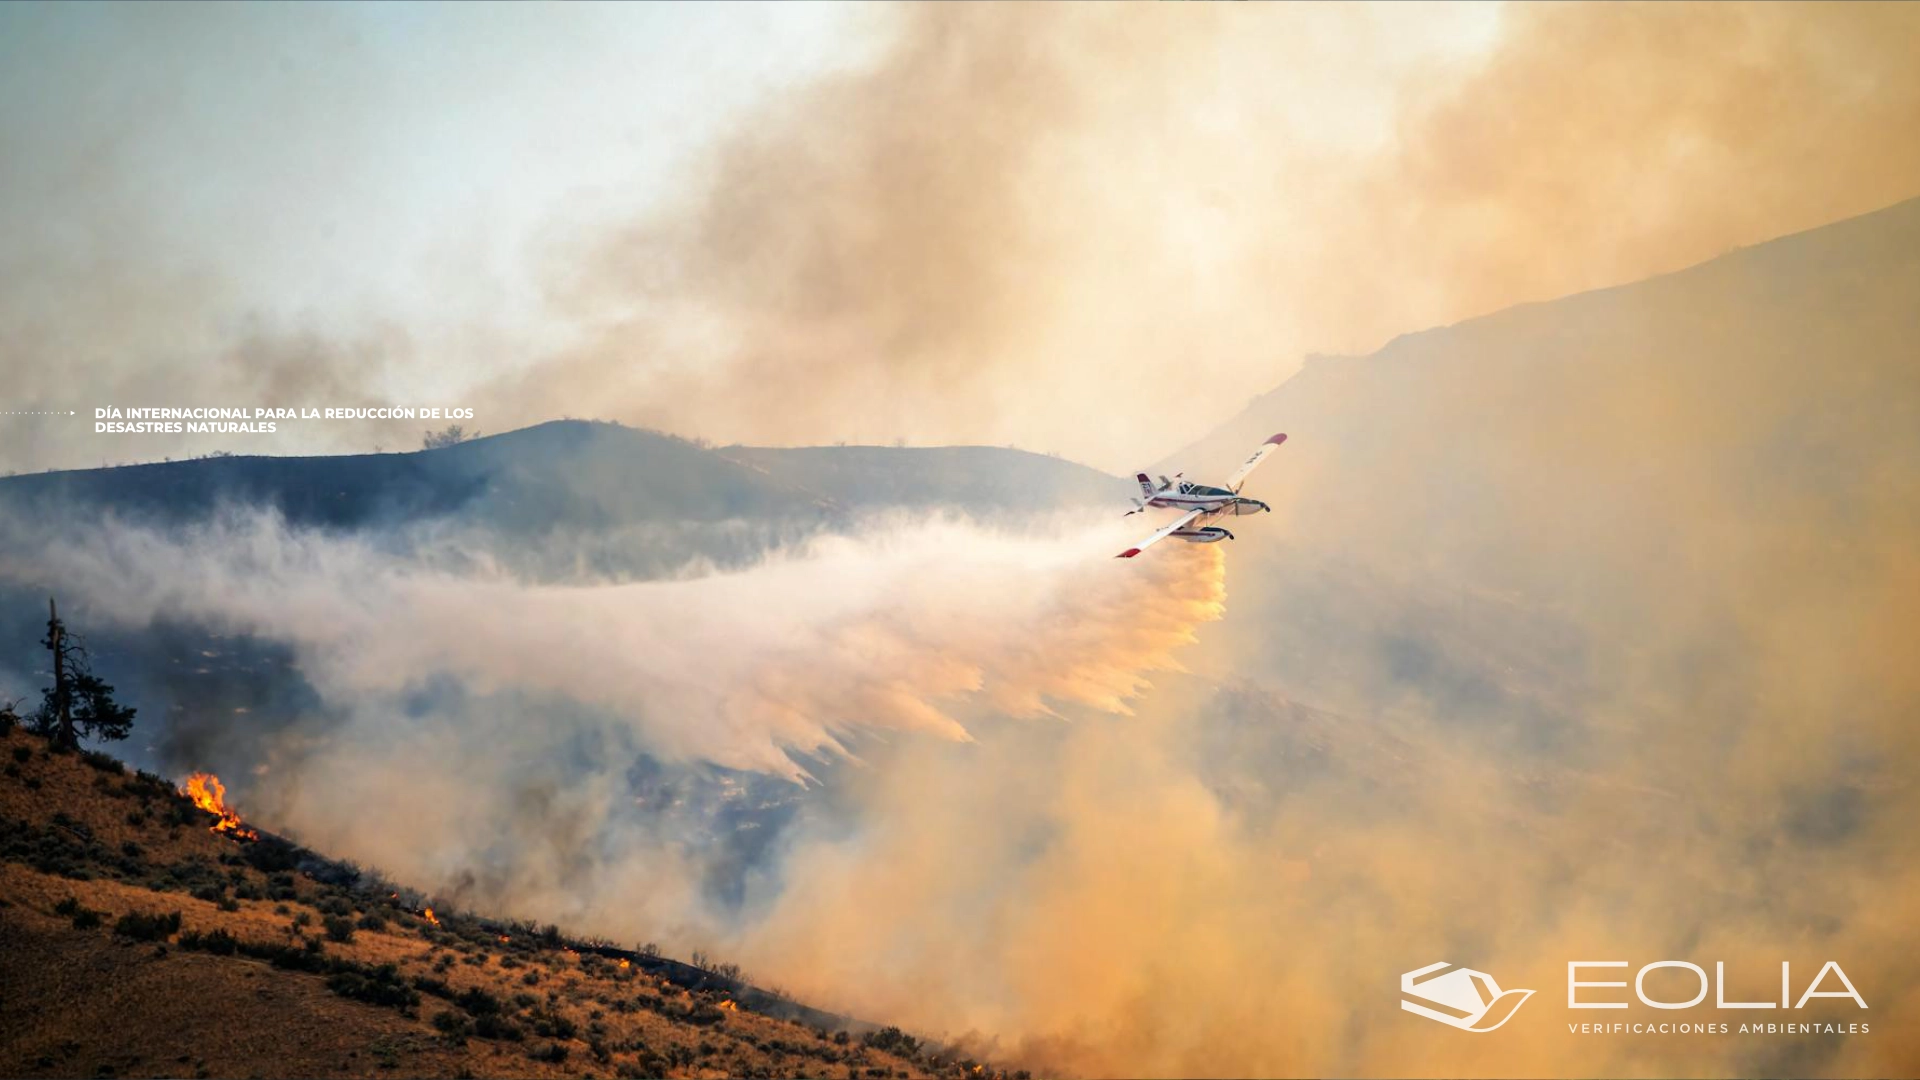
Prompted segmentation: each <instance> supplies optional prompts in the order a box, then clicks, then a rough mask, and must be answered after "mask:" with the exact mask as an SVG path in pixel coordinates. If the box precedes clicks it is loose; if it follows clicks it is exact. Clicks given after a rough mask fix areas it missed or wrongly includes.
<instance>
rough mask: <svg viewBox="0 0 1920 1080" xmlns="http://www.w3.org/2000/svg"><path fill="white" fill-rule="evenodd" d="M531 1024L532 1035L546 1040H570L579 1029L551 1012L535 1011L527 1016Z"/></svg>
mask: <svg viewBox="0 0 1920 1080" xmlns="http://www.w3.org/2000/svg"><path fill="white" fill-rule="evenodd" d="M527 1019H528V1020H529V1021H531V1022H532V1024H533V1033H534V1034H535V1035H539V1036H541V1037H542V1038H547V1039H571V1038H573V1036H574V1033H575V1032H576V1031H578V1030H579V1029H578V1028H576V1027H575V1026H574V1023H573V1021H572V1020H569V1019H567V1018H566V1017H564V1016H562V1015H560V1014H559V1013H556V1012H554V1011H552V1010H551V1009H536V1010H534V1011H532V1012H530V1013H528V1014H527Z"/></svg>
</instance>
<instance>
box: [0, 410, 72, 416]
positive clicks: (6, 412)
mask: <svg viewBox="0 0 1920 1080" xmlns="http://www.w3.org/2000/svg"><path fill="white" fill-rule="evenodd" d="M78 415H80V414H79V413H78V412H76V411H75V410H73V409H68V410H67V411H66V412H56V411H47V412H23V411H20V410H16V409H6V410H0V416H78Z"/></svg>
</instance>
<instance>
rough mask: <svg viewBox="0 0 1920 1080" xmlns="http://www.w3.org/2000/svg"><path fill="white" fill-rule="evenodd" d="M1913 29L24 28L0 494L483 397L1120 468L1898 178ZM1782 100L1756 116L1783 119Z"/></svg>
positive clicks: (1897, 19) (392, 445)
mask: <svg viewBox="0 0 1920 1080" xmlns="http://www.w3.org/2000/svg"><path fill="white" fill-rule="evenodd" d="M1912 22H1913V16H1912V14H1911V11H1910V9H1902V8H1901V7H1900V6H1899V5H1891V6H1887V5H1868V6H1860V7H1848V6H1841V7H1838V8H1834V7H1827V6H1822V7H1817V8H1806V7H1797V6H1764V7H1747V6H1734V5H1707V6H1685V5H1683V6H1680V7H1677V8H1674V7H1657V8H1643V7H1625V6H1603V7H1580V6H1561V5H1548V6H1515V7H1501V6H1497V5H1487V4H1477V5H1476V4H1456V5H1426V6H1408V5H1381V6H1348V5H1307V4H1302V5H1277V6H1251V7H1239V6H1235V7H1231V8H1218V9H1216V8H1205V7H1194V6H1188V5H1172V6H1105V5H1067V6H1013V5H991V4H980V5H960V6H952V7H948V6H940V5H931V6H922V7H890V6H843V5H724V6H721V5H713V6H693V5H684V6H667V5H638V4H635V5H604V6H598V5H565V6H560V5H409V4H396V5H373V4H355V5H337V6H336V5H320V4H314V5H297V6H295V5H235V4H223V5H191V4H185V5H151V4H148V5H29V4H10V5H6V6H5V7H4V8H0V102H4V104H5V108H4V109H0V236H4V237H5V241H4V244H0V376H4V383H5V386H6V391H5V394H4V401H0V410H23V409H24V410H32V409H47V410H61V411H64V410H67V409H74V410H78V411H79V412H81V413H82V414H83V415H81V416H79V417H75V418H66V417H60V418H57V419H56V418H48V417H17V416H8V417H0V466H4V468H6V469H13V470H21V469H35V468H45V467H49V466H61V467H65V466H78V465H94V464H100V463H103V462H122V461H131V460H151V459H155V458H158V457H160V456H162V455H163V454H172V455H178V454H183V453H203V452H206V451H209V450H214V449H224V450H229V451H234V452H242V453H245V452H255V453H298V452H313V451H342V450H366V449H370V448H372V447H374V446H376V445H382V446H384V447H385V448H387V449H401V448H407V447H411V446H415V445H418V439H419V427H420V426H421V425H417V424H397V425H396V424H387V425H381V424H374V423H357V424H356V423H349V424H336V425H332V426H320V425H312V424H306V425H292V426H289V427H287V428H286V429H285V430H283V431H282V432H280V433H278V434H276V435H273V436H178V437H175V436H137V437H130V436H105V435H96V434H95V433H94V432H93V430H92V423H91V420H92V418H91V417H90V416H87V415H84V414H86V413H88V412H89V411H90V410H91V409H92V408H94V407H97V406H104V405H118V406H122V407H124V406H128V405H166V406H194V405H238V406H275V407H301V406H313V407H323V406H327V405H367V404H418V405H445V406H470V407H472V408H474V409H475V410H476V412H477V416H476V419H475V424H474V426H477V427H480V428H482V429H485V430H489V431H497V430H502V429H506V428H510V427H515V426H520V425H524V424H527V423H532V422H537V421H539V420H543V419H550V418H553V417H557V416H565V415H571V416H582V417H594V418H602V419H618V420H622V421H625V422H629V423H638V424H645V425H649V426H654V427H659V428H664V429H667V430H671V431H674V432H677V433H680V434H685V435H698V436H703V437H707V438H711V439H713V440H715V441H719V442H727V441H744V442H764V443H822V442H833V441H839V440H848V441H865V442H891V441H893V440H895V439H905V440H907V441H909V442H914V443H953V442H985V443H996V444H1000V443H1013V444H1017V445H1020V446H1023V447H1026V448H1029V449H1036V450H1046V451H1057V452H1060V453H1063V454H1066V455H1068V456H1071V457H1075V458H1078V459H1080V460H1083V461H1086V462H1088V463H1090V464H1094V465H1098V466H1101V467H1104V468H1108V469H1112V470H1125V469H1128V468H1131V467H1134V466H1137V465H1139V464H1141V463H1144V462H1146V461H1151V460H1153V459H1155V458H1157V457H1159V456H1160V455H1162V454H1164V453H1166V452H1168V451H1170V450H1172V449H1173V448H1175V447H1177V446H1179V445H1182V444H1184V443H1185V442H1187V441H1188V440H1190V439H1191V438H1194V437H1197V436H1198V435H1200V434H1202V433H1204V432H1205V431H1206V430H1208V429H1209V428H1211V427H1212V426H1213V425H1214V424H1215V423H1217V422H1218V421H1219V420H1221V419H1224V418H1225V417H1226V416H1228V415H1230V414H1231V413H1233V412H1234V411H1235V410H1237V409H1238V408H1239V407H1240V406H1241V405H1242V404H1243V403H1244V402H1245V401H1246V400H1247V398H1248V397H1249V396H1251V395H1254V394H1257V393H1261V392H1264V391H1266V390H1269V389H1271V388H1272V387H1273V386H1274V385H1276V384H1277V383H1279V382H1280V381H1281V380H1283V379H1284V378H1285V377H1286V376H1288V375H1289V374H1291V373H1292V372H1293V371H1294V370H1295V369H1296V368H1297V367H1298V365H1299V363H1300V362H1301V359H1302V357H1303V355H1304V354H1306V353H1308V352H1312V351H1365V350H1370V349H1372V348H1375V347H1377V346H1378V345H1380V344H1381V343H1382V342H1384V341H1385V340H1387V339H1389V338H1391V337H1392V336H1394V335H1395V334H1398V333H1403V332H1408V331H1412V330H1418V329H1421V328H1424V327H1427V326H1432V325H1436V324H1443V323H1448V322H1453V321H1457V320H1458V319H1461V318H1464V317H1468V316H1472V315H1476V314H1481V313H1484V312H1487V311H1491V310H1495V309H1497V308H1499V307H1503V306H1507V305H1510V304H1513V303H1516V302H1521V301H1526V300H1536V299H1544V298H1550V297H1552V296H1556V295H1562V294H1565V293H1567V292H1571V291H1576V290H1579V289H1583V288H1591V287H1594V286H1599V285H1608V284H1615V283H1619V282H1623V281H1630V280H1635V279H1637V278H1640V277H1644V276H1646V275H1648V274H1651V273H1657V272H1661V271H1666V270H1672V269H1676V268H1678V267H1680V266H1684V265H1688V264H1690V263H1692V262H1697V261H1700V260H1702V259H1705V258H1709V257H1711V256H1713V255H1716V254H1719V253H1721V252H1723V251H1724V250H1726V249H1727V248H1728V247H1730V246H1733V245H1737V244H1744V243H1751V242H1755V241H1758V240H1762V239H1766V238H1769V237H1772V236H1776V235H1779V234H1782V233H1785V232H1789V231H1793V230H1795V229H1799V228H1805V227H1809V226H1813V225H1817V224H1822V223H1824V222H1827V221H1831V220H1834V219H1836V218H1839V217H1843V216H1848V215H1850V214H1854V213H1859V212H1864V211H1866V210H1870V209H1874V208H1877V207H1879V206H1882V205H1886V204H1887V203H1890V202H1893V201H1896V200H1897V199H1899V198H1902V197H1906V196H1910V195H1912V194H1914V193H1915V192H1916V191H1920V163H1917V162H1916V152H1915V151H1913V150H1911V149H1906V148H1905V147H1906V146H1907V145H1908V144H1911V143H1912V140H1911V138H1910V137H1909V136H1910V132H1911V131H1912V130H1913V126H1914V124H1915V123H1916V122H1920V106H1917V105H1916V101H1917V100H1920V99H1917V98H1916V94H1915V83H1916V78H1915V76H1914V75H1913V74H1912V71H1913V65H1912V64H1911V62H1910V61H1911V58H1910V57H1909V56H1907V55H1906V53H1905V51H1904V50H1903V49H1902V48H1901V46H1900V44H1899V43H1900V42H1902V41H1904V40H1910V39H1911V30H1912V26H1911V23H1912ZM1761 117H1764V118H1765V121H1764V123H1762V122H1760V121H1759V118H1761Z"/></svg>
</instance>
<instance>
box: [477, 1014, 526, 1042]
mask: <svg viewBox="0 0 1920 1080" xmlns="http://www.w3.org/2000/svg"><path fill="white" fill-rule="evenodd" d="M473 1033H474V1034H475V1035H478V1036H479V1037H481V1038H483V1039H500V1040H502V1041H505V1042H519V1041H520V1040H521V1039H524V1038H526V1033H525V1032H523V1031H521V1030H520V1025H518V1024H515V1023H514V1022H513V1021H511V1020H509V1019H507V1018H506V1017H504V1016H501V1015H500V1014H499V1013H488V1014H486V1015H485V1016H479V1017H475V1018H474V1021H473Z"/></svg>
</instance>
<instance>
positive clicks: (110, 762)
mask: <svg viewBox="0 0 1920 1080" xmlns="http://www.w3.org/2000/svg"><path fill="white" fill-rule="evenodd" d="M80 760H81V761H84V762H86V763H87V764H88V765H89V766H91V767H93V768H95V769H98V770H100V771H101V772H106V773H118V772H124V771H125V770H124V769H122V768H121V766H120V762H119V761H117V760H115V758H114V756H113V755H112V754H103V753H101V752H100V751H98V750H82V751H80Z"/></svg>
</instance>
